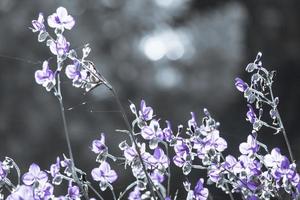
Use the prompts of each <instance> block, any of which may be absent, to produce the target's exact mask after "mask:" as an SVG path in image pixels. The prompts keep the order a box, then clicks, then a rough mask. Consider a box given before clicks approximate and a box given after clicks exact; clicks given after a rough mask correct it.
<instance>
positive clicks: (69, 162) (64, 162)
mask: <svg viewBox="0 0 300 200" xmlns="http://www.w3.org/2000/svg"><path fill="white" fill-rule="evenodd" d="M60 165H61V166H62V167H65V171H64V173H65V174H66V175H67V176H71V175H72V160H71V159H69V158H67V157H66V156H65V155H64V160H62V161H60Z"/></svg>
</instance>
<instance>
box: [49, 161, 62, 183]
mask: <svg viewBox="0 0 300 200" xmlns="http://www.w3.org/2000/svg"><path fill="white" fill-rule="evenodd" d="M59 171H60V158H59V157H57V158H56V163H54V164H52V165H51V166H50V171H49V172H50V174H51V176H52V177H53V179H52V183H53V184H55V185H59V184H60V183H61V182H62V177H61V174H60V172H59Z"/></svg>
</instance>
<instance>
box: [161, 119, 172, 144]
mask: <svg viewBox="0 0 300 200" xmlns="http://www.w3.org/2000/svg"><path fill="white" fill-rule="evenodd" d="M166 124H167V127H166V128H164V129H163V138H164V140H165V141H167V142H170V141H171V140H172V139H173V138H174V135H173V131H172V129H171V123H170V122H169V121H166Z"/></svg>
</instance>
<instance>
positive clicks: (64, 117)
mask: <svg viewBox="0 0 300 200" xmlns="http://www.w3.org/2000/svg"><path fill="white" fill-rule="evenodd" d="M57 64H58V68H59V67H60V65H61V63H60V62H58V63H57ZM60 84H61V83H60V73H58V75H57V93H56V96H57V98H58V101H59V106H60V112H61V116H62V120H63V126H64V133H65V137H66V141H67V147H68V153H69V158H70V160H71V169H72V177H73V179H74V181H75V182H76V183H77V185H78V186H79V188H80V190H81V191H82V192H83V196H84V198H85V199H86V200H88V199H89V197H88V194H87V191H86V190H85V189H84V188H83V186H82V183H81V181H80V180H79V178H78V176H77V173H76V170H75V164H74V157H73V153H72V147H71V142H70V134H69V131H68V126H67V120H66V115H65V108H64V104H63V98H62V94H61V87H60Z"/></svg>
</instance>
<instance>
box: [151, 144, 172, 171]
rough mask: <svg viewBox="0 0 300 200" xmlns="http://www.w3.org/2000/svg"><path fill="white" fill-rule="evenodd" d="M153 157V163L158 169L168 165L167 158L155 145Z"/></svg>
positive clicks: (165, 167)
mask: <svg viewBox="0 0 300 200" xmlns="http://www.w3.org/2000/svg"><path fill="white" fill-rule="evenodd" d="M153 158H154V159H155V165H156V166H157V167H158V169H161V168H163V169H167V168H168V166H169V158H168V157H167V155H166V154H165V152H164V151H163V150H162V149H161V148H159V147H157V148H156V149H155V150H154V154H153Z"/></svg>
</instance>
